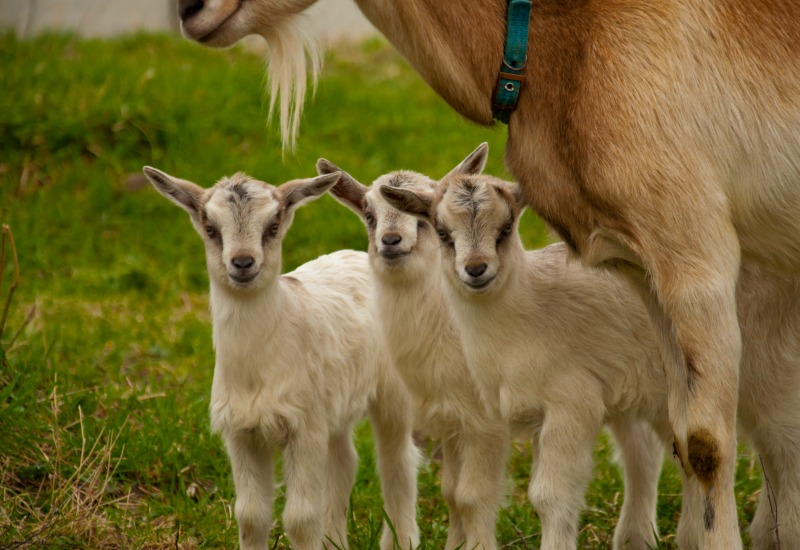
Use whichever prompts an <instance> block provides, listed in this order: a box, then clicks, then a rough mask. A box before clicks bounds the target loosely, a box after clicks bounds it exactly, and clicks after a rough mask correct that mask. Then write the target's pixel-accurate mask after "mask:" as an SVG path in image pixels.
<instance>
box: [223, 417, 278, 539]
mask: <svg viewBox="0 0 800 550" xmlns="http://www.w3.org/2000/svg"><path fill="white" fill-rule="evenodd" d="M223 437H224V440H225V446H226V448H227V450H228V456H229V457H230V460H231V470H232V471H233V484H234V486H235V488H236V506H235V510H236V521H237V522H238V524H239V546H240V547H241V548H242V549H243V550H248V549H256V548H258V549H261V550H263V549H264V548H266V547H267V542H268V539H269V532H270V529H271V528H272V504H273V494H274V484H273V477H272V476H273V474H272V453H273V449H272V447H270V446H269V445H267V443H266V441H265V440H264V438H263V437H261V436H260V435H258V434H256V433H254V432H250V431H247V432H234V433H229V434H224V436H223Z"/></svg>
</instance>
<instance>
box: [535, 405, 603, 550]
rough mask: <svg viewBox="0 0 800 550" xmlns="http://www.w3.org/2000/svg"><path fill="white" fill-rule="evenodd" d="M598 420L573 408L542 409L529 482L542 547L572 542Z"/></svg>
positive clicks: (557, 549)
mask: <svg viewBox="0 0 800 550" xmlns="http://www.w3.org/2000/svg"><path fill="white" fill-rule="evenodd" d="M584 416H585V415H584ZM601 425H602V420H601V417H600V416H599V417H598V418H592V419H588V420H587V419H586V418H581V417H580V415H579V414H578V413H577V412H576V411H573V410H564V409H562V410H555V411H548V412H547V413H546V414H545V419H544V423H543V425H542V428H541V430H540V431H539V433H538V445H536V449H534V463H533V476H532V478H531V483H530V486H529V487H528V497H529V498H530V501H531V503H532V504H533V506H534V508H535V509H536V512H537V513H538V514H539V519H540V520H541V523H542V542H541V546H540V550H574V549H575V547H576V544H577V535H578V520H579V519H580V514H581V510H582V509H583V506H584V493H585V491H586V485H587V484H588V483H589V479H590V478H591V475H592V466H593V460H592V449H593V447H594V442H595V439H596V437H597V433H598V431H599V430H600V427H601Z"/></svg>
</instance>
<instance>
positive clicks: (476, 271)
mask: <svg viewBox="0 0 800 550" xmlns="http://www.w3.org/2000/svg"><path fill="white" fill-rule="evenodd" d="M487 267H489V266H488V265H487V264H486V262H481V263H474V264H468V265H466V266H464V271H466V272H467V274H468V275H469V276H470V277H480V276H481V275H483V274H484V273H486V268H487Z"/></svg>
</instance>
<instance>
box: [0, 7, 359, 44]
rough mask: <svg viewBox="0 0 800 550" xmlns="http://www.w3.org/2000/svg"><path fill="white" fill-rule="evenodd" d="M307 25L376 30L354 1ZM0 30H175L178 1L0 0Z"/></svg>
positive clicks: (321, 31)
mask: <svg viewBox="0 0 800 550" xmlns="http://www.w3.org/2000/svg"><path fill="white" fill-rule="evenodd" d="M309 25H310V26H311V27H312V28H313V29H314V32H315V34H316V35H317V36H318V37H319V38H320V40H321V41H322V42H325V43H331V42H337V41H340V40H361V39H363V38H365V37H367V36H370V35H372V34H375V29H374V28H373V27H372V25H370V24H369V22H368V21H367V20H366V19H365V18H364V16H363V15H361V12H359V11H358V9H357V8H356V7H355V4H354V3H353V1H352V0H320V1H319V2H317V4H316V5H315V6H314V7H313V8H312V9H311V10H309ZM0 28H3V29H13V30H14V31H15V32H16V33H17V36H20V37H29V36H34V35H36V34H39V33H41V32H43V31H46V30H71V31H75V32H77V33H78V34H80V35H82V36H86V37H106V36H114V35H117V34H124V33H130V32H135V31H139V30H146V31H174V32H177V31H178V29H179V21H178V15H177V0H0Z"/></svg>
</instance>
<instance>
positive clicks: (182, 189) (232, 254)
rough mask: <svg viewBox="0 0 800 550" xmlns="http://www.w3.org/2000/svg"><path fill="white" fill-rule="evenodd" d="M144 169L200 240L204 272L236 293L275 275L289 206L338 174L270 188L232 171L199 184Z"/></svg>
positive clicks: (315, 193)
mask: <svg viewBox="0 0 800 550" xmlns="http://www.w3.org/2000/svg"><path fill="white" fill-rule="evenodd" d="M144 174H145V175H146V176H147V179H149V180H150V182H151V183H152V184H153V186H154V187H155V188H156V190H158V192H159V193H161V194H162V195H164V196H165V197H166V198H167V199H169V200H170V201H172V202H173V203H175V204H177V205H178V206H180V207H181V208H183V209H184V210H186V211H187V212H188V213H189V217H190V218H191V220H192V225H194V227H195V229H196V230H197V232H198V233H199V234H200V236H201V237H202V238H203V242H204V243H205V247H206V264H207V266H208V273H209V277H211V279H213V281H214V282H216V283H217V284H219V285H221V286H223V288H230V289H232V290H234V291H237V292H243V291H250V290H257V289H259V288H262V287H263V286H264V285H266V284H267V283H268V282H269V281H271V280H274V279H275V278H277V277H278V276H279V275H280V270H281V241H282V240H283V238H284V236H285V235H286V231H287V230H288V228H289V226H290V225H291V223H292V218H293V217H294V211H295V209H296V208H297V207H298V206H300V205H301V204H303V203H305V202H308V201H310V200H312V199H315V198H317V197H319V196H320V195H322V194H323V193H325V192H326V191H327V190H328V189H329V188H330V187H331V186H332V185H334V184H335V183H336V182H337V181H338V179H339V175H340V174H339V173H338V172H335V173H332V174H327V175H324V176H318V177H316V178H309V179H302V180H293V181H290V182H287V183H285V184H283V185H281V186H280V187H273V186H272V185H269V184H266V183H264V182H261V181H258V180H254V179H252V178H249V177H248V176H246V175H244V174H242V173H238V174H235V175H233V176H231V177H229V178H223V179H221V180H220V181H219V182H217V183H216V184H215V185H214V186H213V187H210V188H209V189H204V188H202V187H200V186H199V185H196V184H194V183H192V182H190V181H186V180H182V179H179V178H175V177H172V176H170V175H168V174H165V173H164V172H161V171H160V170H157V169H155V168H151V167H149V166H145V167H144Z"/></svg>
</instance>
